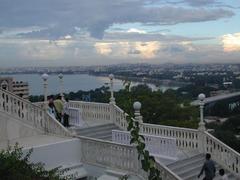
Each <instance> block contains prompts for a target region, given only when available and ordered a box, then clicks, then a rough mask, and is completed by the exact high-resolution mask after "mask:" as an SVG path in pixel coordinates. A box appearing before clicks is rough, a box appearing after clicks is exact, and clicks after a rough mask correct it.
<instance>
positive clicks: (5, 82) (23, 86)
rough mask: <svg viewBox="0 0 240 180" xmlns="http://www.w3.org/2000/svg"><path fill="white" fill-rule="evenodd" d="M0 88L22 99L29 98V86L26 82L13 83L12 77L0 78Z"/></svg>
mask: <svg viewBox="0 0 240 180" xmlns="http://www.w3.org/2000/svg"><path fill="white" fill-rule="evenodd" d="M0 87H1V88H2V89H5V90H8V91H10V92H12V93H14V94H16V95H18V96H20V97H22V98H24V99H28V98H29V86H28V83H27V82H23V81H14V79H13V78H12V77H0Z"/></svg>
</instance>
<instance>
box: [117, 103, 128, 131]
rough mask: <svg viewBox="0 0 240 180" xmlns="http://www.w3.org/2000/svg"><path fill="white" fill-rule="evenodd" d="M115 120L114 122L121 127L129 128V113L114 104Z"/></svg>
mask: <svg viewBox="0 0 240 180" xmlns="http://www.w3.org/2000/svg"><path fill="white" fill-rule="evenodd" d="M113 116H114V117H113V119H114V120H113V121H114V123H115V124H116V125H117V126H118V127H119V128H121V129H123V130H127V127H128V123H127V120H126V119H127V116H128V114H127V113H125V112H124V111H123V110H122V109H121V108H119V107H118V106H117V105H114V106H113Z"/></svg>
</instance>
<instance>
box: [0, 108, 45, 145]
mask: <svg viewBox="0 0 240 180" xmlns="http://www.w3.org/2000/svg"><path fill="white" fill-rule="evenodd" d="M38 134H43V132H41V131H39V130H37V129H35V128H33V127H31V126H29V125H27V124H25V123H23V122H21V121H20V120H17V119H14V118H12V117H11V116H10V115H8V114H7V113H4V112H0V142H2V141H8V140H10V141H11V140H13V139H16V138H22V137H29V136H34V135H38Z"/></svg>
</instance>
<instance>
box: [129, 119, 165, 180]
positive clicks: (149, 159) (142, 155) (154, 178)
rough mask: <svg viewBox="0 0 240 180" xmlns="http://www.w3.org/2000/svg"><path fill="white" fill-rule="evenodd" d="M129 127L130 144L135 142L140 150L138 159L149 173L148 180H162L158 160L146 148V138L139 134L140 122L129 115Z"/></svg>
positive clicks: (138, 150)
mask: <svg viewBox="0 0 240 180" xmlns="http://www.w3.org/2000/svg"><path fill="white" fill-rule="evenodd" d="M127 122H128V128H127V130H128V131H130V134H131V141H130V144H135V145H136V148H137V152H138V160H141V165H142V169H143V170H144V171H145V172H147V173H148V180H162V178H161V177H160V171H159V170H158V169H157V168H156V161H155V158H154V157H153V156H151V155H150V154H149V151H148V150H146V144H145V138H144V136H143V135H140V134H139V131H140V128H139V122H138V121H134V120H133V119H132V118H130V117H127Z"/></svg>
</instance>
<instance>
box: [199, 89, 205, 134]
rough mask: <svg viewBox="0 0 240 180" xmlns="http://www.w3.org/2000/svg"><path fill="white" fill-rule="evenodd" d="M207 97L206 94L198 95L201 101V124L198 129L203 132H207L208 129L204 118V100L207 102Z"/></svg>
mask: <svg viewBox="0 0 240 180" xmlns="http://www.w3.org/2000/svg"><path fill="white" fill-rule="evenodd" d="M205 98H206V96H205V94H203V93H201V94H199V95H198V99H199V101H200V102H199V107H200V122H199V124H198V125H199V127H198V129H199V130H201V131H205V130H206V127H205V123H204V117H203V113H204V111H203V110H204V100H205Z"/></svg>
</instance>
